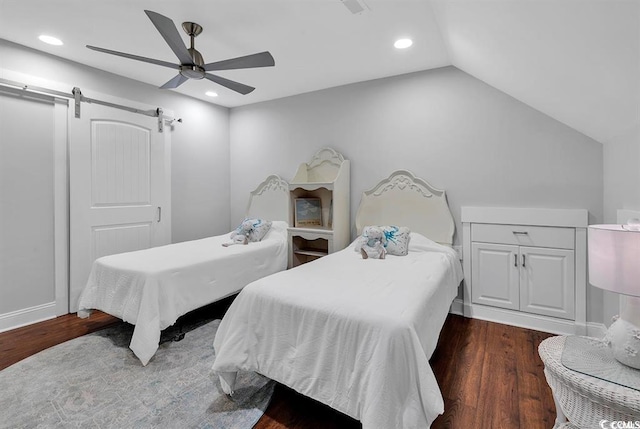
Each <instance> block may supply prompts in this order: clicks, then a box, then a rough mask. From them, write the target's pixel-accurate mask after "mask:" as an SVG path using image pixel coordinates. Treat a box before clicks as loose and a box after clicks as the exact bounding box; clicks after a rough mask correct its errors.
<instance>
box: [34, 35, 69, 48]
mask: <svg viewBox="0 0 640 429" xmlns="http://www.w3.org/2000/svg"><path fill="white" fill-rule="evenodd" d="M38 39H40V41H42V42H44V43H48V44H49V45H54V46H60V45H63V43H62V40H60V39H58V38H56V37H53V36H47V35H46V34H43V35H41V36H40V37H38Z"/></svg>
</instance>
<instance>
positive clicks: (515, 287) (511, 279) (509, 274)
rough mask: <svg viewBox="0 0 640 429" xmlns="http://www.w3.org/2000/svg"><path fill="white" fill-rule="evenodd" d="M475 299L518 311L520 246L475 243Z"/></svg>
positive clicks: (473, 248)
mask: <svg viewBox="0 0 640 429" xmlns="http://www.w3.org/2000/svg"><path fill="white" fill-rule="evenodd" d="M471 252H472V255H471V299H472V301H473V303H475V304H484V305H491V306H494V307H502V308H509V309H513V310H517V309H518V308H519V306H520V290H519V288H520V286H519V262H518V246H513V245H508V244H492V243H472V244H471Z"/></svg>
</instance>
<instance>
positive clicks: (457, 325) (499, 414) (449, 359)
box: [0, 298, 555, 429]
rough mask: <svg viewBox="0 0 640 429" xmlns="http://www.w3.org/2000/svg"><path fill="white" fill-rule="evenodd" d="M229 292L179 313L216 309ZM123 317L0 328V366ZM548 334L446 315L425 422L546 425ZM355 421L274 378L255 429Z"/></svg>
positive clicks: (317, 427) (354, 426)
mask: <svg viewBox="0 0 640 429" xmlns="http://www.w3.org/2000/svg"><path fill="white" fill-rule="evenodd" d="M232 300H233V298H231V299H229V300H227V301H225V302H223V303H221V304H217V305H216V304H214V305H212V306H207V307H204V308H203V309H200V310H197V311H196V312H194V313H192V314H190V315H189V316H186V317H191V318H198V317H202V318H211V317H218V318H219V317H222V316H223V315H224V312H225V311H226V309H227V308H228V306H229V305H230V303H231V302H232ZM114 323H122V322H120V321H119V319H116V318H114V317H112V316H109V315H107V314H104V313H100V312H95V313H94V314H93V315H92V317H91V318H90V319H80V318H78V317H76V315H75V314H70V315H66V316H61V317H58V318H56V319H52V320H48V321H45V322H41V323H37V324H34V325H30V326H27V327H24V328H19V329H15V330H13V331H8V332H4V333H0V369H3V368H6V367H7V366H9V365H12V364H13V363H15V362H18V361H20V360H21V359H24V358H25V357H27V356H30V355H32V354H34V353H37V352H38V351H40V350H43V349H45V348H47V347H50V346H52V345H55V344H59V343H61V342H64V341H67V340H70V339H72V338H76V337H79V336H81V335H84V334H87V333H90V332H94V331H96V330H99V329H103V328H105V327H108V326H111V325H113V324H114ZM549 336H550V335H549V334H545V333H541V332H537V331H531V330H528V329H521V328H514V327H511V326H506V325H501V324H496V323H491V322H486V321H482V320H477V319H467V318H464V317H461V316H455V315H449V316H448V318H447V320H446V322H445V326H444V327H443V330H442V333H441V335H440V338H439V341H438V346H437V348H436V350H435V352H434V355H433V357H432V359H431V364H432V367H433V370H434V374H435V376H436V379H437V380H438V383H439V385H440V387H441V390H442V392H443V396H444V400H445V412H444V414H443V415H442V416H440V417H438V419H436V421H435V422H434V424H433V425H432V428H435V429H442V428H452V429H456V428H474V429H475V428H483V429H484V428H491V429H494V428H496V429H497V428H508V429H512V428H517V427H522V428H525V427H526V428H527V429H543V428H545V429H547V428H550V427H551V426H553V421H554V419H555V406H554V403H553V397H552V395H551V390H550V389H549V387H548V386H547V384H546V380H545V378H544V374H543V372H542V370H543V368H542V362H541V361H540V360H539V357H538V354H537V348H538V345H539V344H540V341H542V340H543V339H545V338H547V337H549ZM361 427H362V425H361V424H360V423H359V422H357V421H355V420H353V419H352V418H350V417H348V416H346V415H344V414H342V413H339V412H337V411H335V410H333V409H331V408H329V407H327V406H325V405H323V404H320V403H318V402H316V401H314V400H312V399H309V398H306V397H304V396H302V395H300V394H298V393H296V392H295V391H293V390H291V389H289V388H287V387H285V386H282V385H277V386H276V389H275V393H274V395H273V398H272V400H271V403H270V405H269V407H268V408H267V410H266V412H265V415H264V416H263V417H262V418H261V419H260V421H259V422H258V423H257V425H256V426H255V428H256V429H360V428H361Z"/></svg>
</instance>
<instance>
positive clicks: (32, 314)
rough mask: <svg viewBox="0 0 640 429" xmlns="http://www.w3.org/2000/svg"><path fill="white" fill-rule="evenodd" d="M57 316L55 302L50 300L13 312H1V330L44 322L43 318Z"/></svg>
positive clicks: (47, 318)
mask: <svg viewBox="0 0 640 429" xmlns="http://www.w3.org/2000/svg"><path fill="white" fill-rule="evenodd" d="M56 316H57V315H56V303H55V302H48V303H46V304H40V305H36V306H34V307H29V308H23V309H21V310H17V311H12V312H11V313H4V314H0V332H4V331H9V330H11V329H16V328H20V327H22V326H26V325H31V324H32V323H36V322H42V321H43V320H49V319H53V318H55V317H56Z"/></svg>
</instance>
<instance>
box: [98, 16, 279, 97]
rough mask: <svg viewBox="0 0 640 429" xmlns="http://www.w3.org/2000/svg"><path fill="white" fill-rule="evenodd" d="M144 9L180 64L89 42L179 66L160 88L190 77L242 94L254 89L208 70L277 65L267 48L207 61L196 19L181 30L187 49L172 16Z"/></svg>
mask: <svg viewBox="0 0 640 429" xmlns="http://www.w3.org/2000/svg"><path fill="white" fill-rule="evenodd" d="M144 12H145V13H146V14H147V16H148V17H149V19H150V20H151V22H152V23H153V25H154V26H155V27H156V29H157V30H158V32H159V33H160V35H161V36H162V38H163V39H164V40H165V42H167V44H168V45H169V47H170V48H171V50H172V51H173V53H174V54H176V57H178V60H180V64H173V63H170V62H167V61H162V60H156V59H153V58H146V57H141V56H138V55H133V54H127V53H124V52H118V51H112V50H110V49H105V48H98V47H96V46H90V45H87V48H89V49H92V50H94V51H97V52H103V53H105V54H110V55H117V56H120V57H124V58H129V59H132V60H137V61H142V62H146V63H150V64H156V65H160V66H164V67H168V68H173V69H177V70H178V74H177V75H176V76H175V77H173V78H172V79H171V80H169V81H168V82H167V83H165V84H164V85H162V86H161V87H160V88H161V89H171V88H177V87H179V86H180V85H182V84H183V83H185V82H186V81H187V80H189V79H196V80H200V79H207V80H210V81H212V82H215V83H217V84H218V85H221V86H224V87H226V88H229V89H231V90H232V91H235V92H238V93H240V94H242V95H246V94H249V93H250V92H251V91H253V90H254V89H255V88H254V87H252V86H248V85H244V84H242V83H239V82H235V81H232V80H229V79H226V78H223V77H221V76H217V75H214V74H211V73H207V72H209V71H214V70H234V69H246V68H256V67H272V66H274V65H275V60H274V59H273V56H272V55H271V54H270V53H269V52H268V51H265V52H260V53H257V54H251V55H245V56H242V57H237V58H231V59H228V60H223V61H216V62H213V63H209V64H205V62H204V58H203V57H202V54H201V53H200V52H199V51H198V50H197V49H196V48H195V38H196V37H197V36H198V35H199V34H200V33H202V30H203V28H202V26H201V25H198V24H196V23H195V22H183V23H182V29H183V30H184V31H185V33H187V35H188V36H189V39H190V42H191V43H190V45H191V47H189V48H187V47H186V45H185V44H184V42H183V41H182V37H181V36H180V33H179V32H178V29H177V27H176V25H175V24H174V23H173V21H172V20H171V19H170V18H167V17H166V16H164V15H161V14H159V13H157V12H153V11H150V10H145V11H144Z"/></svg>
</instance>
